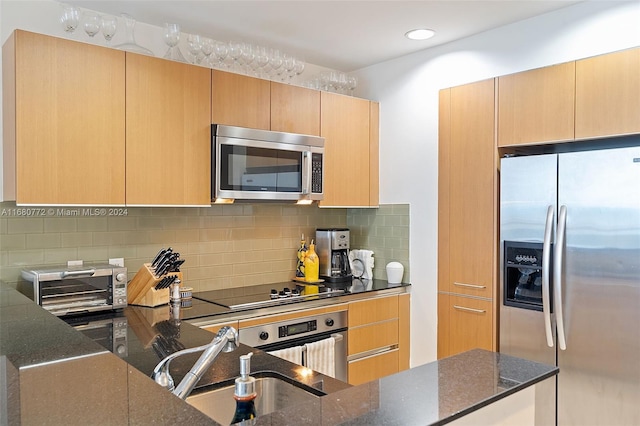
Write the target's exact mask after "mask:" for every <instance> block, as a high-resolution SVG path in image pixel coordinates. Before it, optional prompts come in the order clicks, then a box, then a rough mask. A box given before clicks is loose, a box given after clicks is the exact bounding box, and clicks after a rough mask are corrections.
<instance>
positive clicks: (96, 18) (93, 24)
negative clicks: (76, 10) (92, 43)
mask: <svg viewBox="0 0 640 426" xmlns="http://www.w3.org/2000/svg"><path fill="white" fill-rule="evenodd" d="M83 20H84V25H83V26H84V32H85V33H87V35H88V36H89V37H91V38H93V36H94V35H96V34H98V32H99V31H100V15H98V14H97V13H95V12H88V11H87V12H84V13H83Z"/></svg>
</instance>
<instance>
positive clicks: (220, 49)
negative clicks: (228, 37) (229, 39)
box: [213, 41, 229, 68]
mask: <svg viewBox="0 0 640 426" xmlns="http://www.w3.org/2000/svg"><path fill="white" fill-rule="evenodd" d="M228 53H229V49H227V44H226V43H223V42H221V41H216V42H215V43H214V45H213V54H214V55H216V59H217V60H218V68H224V67H225V66H226V65H225V62H224V61H225V60H226V59H227V54H228Z"/></svg>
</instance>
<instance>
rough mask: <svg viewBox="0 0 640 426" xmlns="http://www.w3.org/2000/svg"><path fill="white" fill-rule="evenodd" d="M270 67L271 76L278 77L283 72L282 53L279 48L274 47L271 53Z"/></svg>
mask: <svg viewBox="0 0 640 426" xmlns="http://www.w3.org/2000/svg"><path fill="white" fill-rule="evenodd" d="M269 67H270V68H271V76H272V77H274V78H276V77H279V76H280V73H281V72H282V70H281V68H282V55H281V54H280V51H279V50H278V49H272V50H271V54H270V55H269Z"/></svg>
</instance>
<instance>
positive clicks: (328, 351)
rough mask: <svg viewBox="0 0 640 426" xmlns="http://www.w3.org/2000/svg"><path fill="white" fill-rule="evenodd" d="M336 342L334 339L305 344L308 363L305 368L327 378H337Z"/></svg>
mask: <svg viewBox="0 0 640 426" xmlns="http://www.w3.org/2000/svg"><path fill="white" fill-rule="evenodd" d="M335 342H336V341H335V340H334V339H333V337H329V338H328V339H324V340H320V341H318V342H313V343H307V344H305V346H306V348H307V362H306V365H305V367H307V368H310V369H312V370H315V371H317V372H318V373H322V374H325V375H327V376H331V377H336V355H335Z"/></svg>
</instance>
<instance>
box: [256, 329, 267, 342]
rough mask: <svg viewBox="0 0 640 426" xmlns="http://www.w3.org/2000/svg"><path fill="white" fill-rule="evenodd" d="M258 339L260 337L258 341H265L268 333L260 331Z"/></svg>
mask: <svg viewBox="0 0 640 426" xmlns="http://www.w3.org/2000/svg"><path fill="white" fill-rule="evenodd" d="M258 337H260V340H267V339H268V338H269V333H267V332H266V331H261V332H260V335H259V336H258Z"/></svg>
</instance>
